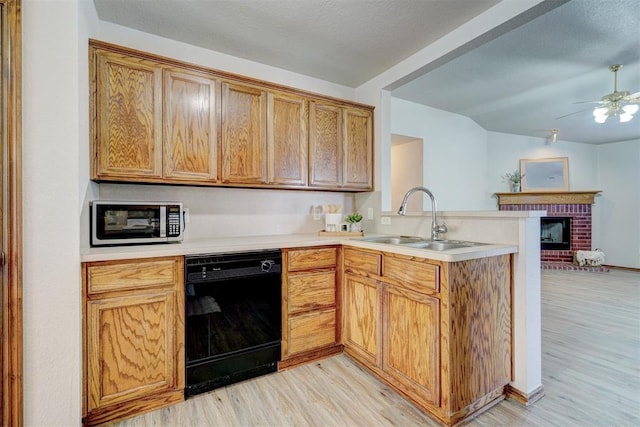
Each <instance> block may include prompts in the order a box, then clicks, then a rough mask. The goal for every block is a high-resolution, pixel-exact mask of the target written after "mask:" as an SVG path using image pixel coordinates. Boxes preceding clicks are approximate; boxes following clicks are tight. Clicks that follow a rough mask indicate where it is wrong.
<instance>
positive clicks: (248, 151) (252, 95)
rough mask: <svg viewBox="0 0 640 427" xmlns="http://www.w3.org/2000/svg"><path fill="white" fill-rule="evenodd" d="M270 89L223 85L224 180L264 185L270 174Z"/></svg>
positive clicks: (234, 84)
mask: <svg viewBox="0 0 640 427" xmlns="http://www.w3.org/2000/svg"><path fill="white" fill-rule="evenodd" d="M266 116H267V114H266V91H265V90H263V89H260V88H257V87H253V86H246V85H241V84H237V83H231V82H224V83H223V84H222V181H223V182H230V183H234V182H235V183H246V184H251V183H254V184H263V183H265V182H266V181H267V176H266V159H267V157H266V149H267V145H266V124H265V119H266Z"/></svg>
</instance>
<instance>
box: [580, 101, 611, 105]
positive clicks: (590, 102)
mask: <svg viewBox="0 0 640 427" xmlns="http://www.w3.org/2000/svg"><path fill="white" fill-rule="evenodd" d="M574 104H606V102H604V101H578V102H574Z"/></svg>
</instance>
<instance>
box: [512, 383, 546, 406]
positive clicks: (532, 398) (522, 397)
mask: <svg viewBox="0 0 640 427" xmlns="http://www.w3.org/2000/svg"><path fill="white" fill-rule="evenodd" d="M505 394H506V396H507V399H511V400H515V401H516V402H518V403H520V404H521V405H524V406H530V405H533V404H534V403H536V402H537V401H538V400H540V399H542V398H543V397H544V386H542V385H541V386H540V387H538V388H536V389H535V390H533V391H532V392H531V393H525V392H522V391H520V390H518V389H517V388H514V387H513V386H511V385H510V384H508V385H507V386H506V387H505Z"/></svg>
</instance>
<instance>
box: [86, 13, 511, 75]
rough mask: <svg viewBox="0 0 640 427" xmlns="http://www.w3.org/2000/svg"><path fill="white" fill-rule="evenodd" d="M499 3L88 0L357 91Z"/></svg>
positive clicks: (118, 19) (132, 20)
mask: <svg viewBox="0 0 640 427" xmlns="http://www.w3.org/2000/svg"><path fill="white" fill-rule="evenodd" d="M498 2H499V0H447V1H442V0H188V1H187V0H154V1H149V0H94V3H95V5H96V9H97V12H98V16H99V17H100V19H101V20H103V21H109V22H114V23H117V24H120V25H124V26H126V27H130V28H135V29H137V30H140V31H144V32H147V33H151V34H157V35H160V36H163V37H167V38H170V39H173V40H178V41H182V42H185V43H189V44H192V45H195V46H200V47H204V48H207V49H211V50H214V51H217V52H222V53H226V54H229V55H233V56H236V57H239V58H244V59H249V60H252V61H256V62H259V63H262V64H266V65H272V66H275V67H278V68H283V69H285V70H290V71H294V72H297V73H300V74H304V75H307V76H312V77H317V78H319V79H322V80H326V81H330V82H333V83H338V84H342V85H345V86H350V87H357V86H359V85H360V84H362V83H364V82H366V81H368V80H370V79H371V78H372V77H375V76H377V75H378V74H380V73H382V72H383V71H385V70H387V69H388V68H390V67H392V66H393V65H395V64H397V63H398V62H400V61H402V60H403V59H405V58H407V57H409V56H411V55H412V54H414V53H415V52H417V51H419V50H420V49H422V48H424V47H425V46H427V45H429V44H430V43H432V42H434V41H436V40H437V39H439V38H440V37H442V36H444V35H445V34H447V33H449V32H450V31H452V30H454V29H455V28H457V27H459V26H460V25H462V24H464V23H465V22H467V21H469V20H470V19H472V18H474V17H475V16H476V15H479V14H480V13H482V12H484V11H485V10H487V9H488V8H490V7H491V6H493V5H495V4H496V3H498Z"/></svg>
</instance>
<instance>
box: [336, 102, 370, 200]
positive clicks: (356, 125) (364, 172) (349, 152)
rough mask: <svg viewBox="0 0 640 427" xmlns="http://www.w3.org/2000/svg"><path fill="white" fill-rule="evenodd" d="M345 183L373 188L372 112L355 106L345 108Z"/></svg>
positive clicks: (361, 187) (345, 184)
mask: <svg viewBox="0 0 640 427" xmlns="http://www.w3.org/2000/svg"><path fill="white" fill-rule="evenodd" d="M343 123H344V131H343V134H344V162H343V163H344V164H343V185H344V187H348V188H355V189H363V190H371V189H373V180H372V176H373V126H372V118H371V112H370V111H368V110H360V109H355V108H346V109H345V110H344V121H343Z"/></svg>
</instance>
